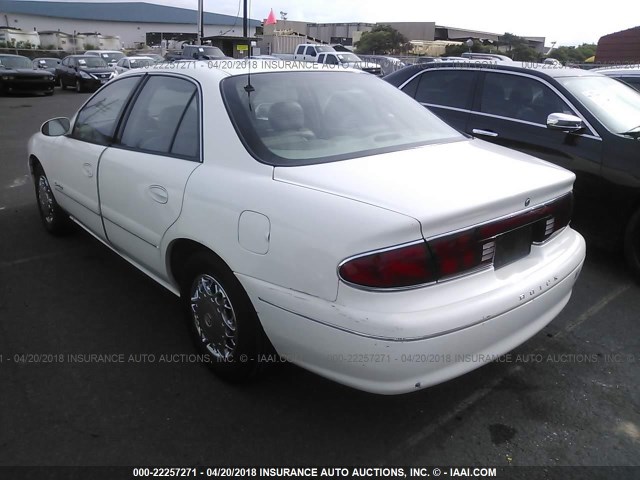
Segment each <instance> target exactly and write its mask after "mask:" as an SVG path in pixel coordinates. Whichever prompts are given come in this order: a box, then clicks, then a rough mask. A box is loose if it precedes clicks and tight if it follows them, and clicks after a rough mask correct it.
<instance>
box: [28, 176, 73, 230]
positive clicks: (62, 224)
mask: <svg viewBox="0 0 640 480" xmlns="http://www.w3.org/2000/svg"><path fill="white" fill-rule="evenodd" d="M35 183H36V199H37V200H38V211H39V213H40V218H41V219H42V224H43V225H44V228H45V229H46V230H47V232H49V233H50V234H52V235H64V234H66V233H68V232H69V226H70V220H69V216H68V215H67V214H66V213H65V211H64V210H63V209H62V208H60V205H58V202H56V199H55V197H54V196H53V191H52V190H51V186H50V185H49V179H48V178H47V176H46V175H45V173H44V171H43V170H42V167H37V169H36V178H35Z"/></svg>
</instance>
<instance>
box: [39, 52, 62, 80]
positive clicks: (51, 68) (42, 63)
mask: <svg viewBox="0 0 640 480" xmlns="http://www.w3.org/2000/svg"><path fill="white" fill-rule="evenodd" d="M61 62H62V60H60V59H59V58H48V57H43V58H40V57H39V58H34V59H33V60H32V61H31V64H32V65H33V68H36V69H40V70H46V71H47V72H49V73H51V74H53V75H55V74H56V68H58V66H59V65H60V63H61ZM56 85H59V82H58V78H57V77H56Z"/></svg>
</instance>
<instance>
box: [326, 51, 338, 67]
mask: <svg viewBox="0 0 640 480" xmlns="http://www.w3.org/2000/svg"><path fill="white" fill-rule="evenodd" d="M326 63H327V65H338V59H337V58H336V56H335V55H331V54H327V62H326Z"/></svg>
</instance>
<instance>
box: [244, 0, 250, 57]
mask: <svg viewBox="0 0 640 480" xmlns="http://www.w3.org/2000/svg"><path fill="white" fill-rule="evenodd" d="M242 36H243V37H244V39H245V41H246V42H247V52H246V55H247V57H250V56H251V55H252V52H251V40H249V18H248V12H247V0H243V13H242Z"/></svg>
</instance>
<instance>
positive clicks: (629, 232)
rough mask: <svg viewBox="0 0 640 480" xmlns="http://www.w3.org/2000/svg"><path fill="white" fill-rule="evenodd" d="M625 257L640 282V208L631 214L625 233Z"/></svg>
mask: <svg viewBox="0 0 640 480" xmlns="http://www.w3.org/2000/svg"><path fill="white" fill-rule="evenodd" d="M624 257H625V260H626V263H627V266H628V267H629V270H630V271H631V273H632V274H633V276H634V277H635V278H636V281H638V282H640V209H639V210H638V211H636V213H634V214H633V215H632V216H631V219H630V220H629V223H628V224H627V229H626V232H625V235H624Z"/></svg>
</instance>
